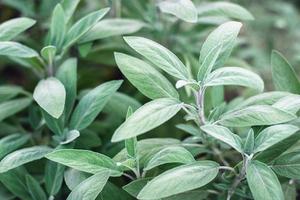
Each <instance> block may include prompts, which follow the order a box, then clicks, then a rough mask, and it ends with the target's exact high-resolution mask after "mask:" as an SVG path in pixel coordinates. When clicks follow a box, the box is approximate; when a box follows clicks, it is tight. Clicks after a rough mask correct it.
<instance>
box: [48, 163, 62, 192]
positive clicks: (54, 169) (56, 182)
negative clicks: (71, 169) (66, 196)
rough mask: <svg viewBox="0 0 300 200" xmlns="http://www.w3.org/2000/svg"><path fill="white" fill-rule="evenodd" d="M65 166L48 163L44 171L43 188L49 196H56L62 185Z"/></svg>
mask: <svg viewBox="0 0 300 200" xmlns="http://www.w3.org/2000/svg"><path fill="white" fill-rule="evenodd" d="M64 171H65V166H63V165H61V164H59V163H55V162H52V161H50V160H49V161H48V162H47V163H46V169H45V187H46V191H47V193H48V194H49V195H51V196H53V195H56V194H57V193H58V192H59V190H60V188H61V186H62V183H63V178H64Z"/></svg>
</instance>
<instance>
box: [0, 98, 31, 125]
mask: <svg viewBox="0 0 300 200" xmlns="http://www.w3.org/2000/svg"><path fill="white" fill-rule="evenodd" d="M31 102H32V99H31V98H19V99H15V100H10V101H6V102H3V103H0V121H2V120H3V119H5V118H7V117H10V116H12V115H14V114H16V113H17V112H20V111H21V110H23V109H24V108H26V107H28V106H29V105H30V104H31Z"/></svg>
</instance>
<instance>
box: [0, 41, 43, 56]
mask: <svg viewBox="0 0 300 200" xmlns="http://www.w3.org/2000/svg"><path fill="white" fill-rule="evenodd" d="M0 55H1V56H12V57H18V58H33V57H38V56H39V55H38V53H37V52H36V51H35V50H33V49H31V48H29V47H27V46H24V45H22V44H20V43H17V42H0Z"/></svg>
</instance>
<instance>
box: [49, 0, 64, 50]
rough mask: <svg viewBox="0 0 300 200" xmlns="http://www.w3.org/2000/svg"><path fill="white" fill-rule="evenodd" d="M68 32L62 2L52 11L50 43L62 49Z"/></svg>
mask: <svg viewBox="0 0 300 200" xmlns="http://www.w3.org/2000/svg"><path fill="white" fill-rule="evenodd" d="M65 34H66V21H65V12H64V9H63V7H62V6H61V4H57V5H56V6H55V8H54V10H53V13H52V19H51V27H50V45H53V46H55V47H56V48H57V49H58V50H60V48H61V46H62V44H63V42H64V39H65Z"/></svg>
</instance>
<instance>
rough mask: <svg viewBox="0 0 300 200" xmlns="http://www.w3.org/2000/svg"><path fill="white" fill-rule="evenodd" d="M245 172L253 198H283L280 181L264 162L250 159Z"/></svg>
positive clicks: (274, 199)
mask: <svg viewBox="0 0 300 200" xmlns="http://www.w3.org/2000/svg"><path fill="white" fill-rule="evenodd" d="M246 174H247V175H246V177H247V182H248V185H249V187H250V190H251V192H252V195H253V197H254V199H255V200H284V196H283V192H282V189H281V186H280V183H279V181H278V179H277V177H276V175H275V173H274V172H273V171H272V170H271V169H270V168H269V167H268V166H267V165H266V164H264V163H262V162H259V161H251V163H250V164H249V166H248V167H247V172H246Z"/></svg>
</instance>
